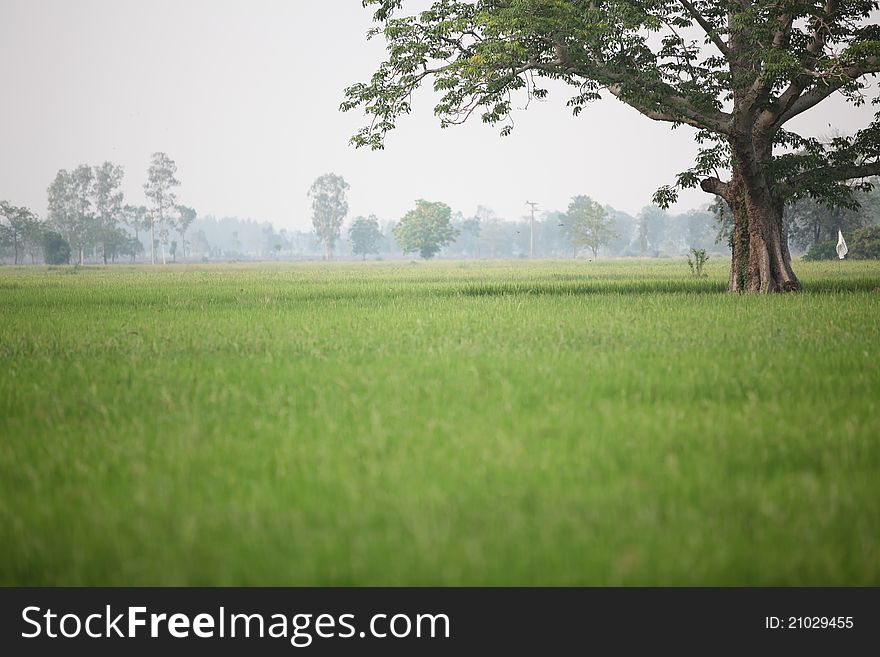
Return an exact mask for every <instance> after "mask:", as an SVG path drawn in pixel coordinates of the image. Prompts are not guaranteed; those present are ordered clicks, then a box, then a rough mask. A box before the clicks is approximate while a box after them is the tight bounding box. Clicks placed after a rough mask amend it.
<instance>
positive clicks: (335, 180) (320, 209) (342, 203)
mask: <svg viewBox="0 0 880 657" xmlns="http://www.w3.org/2000/svg"><path fill="white" fill-rule="evenodd" d="M348 188H349V185H348V183H347V182H345V179H344V178H343V177H342V176H337V175H336V174H335V173H326V174H324V175H323V176H321V177H320V178H318V179H317V180H315V182H314V183H312V186H311V188H310V189H309V198H311V199H312V225H313V226H314V228H315V235H316V236H317V237H318V241H319V242H321V244H323V245H324V259H325V260H330V259H332V258H333V246H334V244H336V240H337V239H339V232H340V230H341V229H342V222H343V220H344V219H345V215H347V214H348V201H346V199H345V193H346V191H347V190H348Z"/></svg>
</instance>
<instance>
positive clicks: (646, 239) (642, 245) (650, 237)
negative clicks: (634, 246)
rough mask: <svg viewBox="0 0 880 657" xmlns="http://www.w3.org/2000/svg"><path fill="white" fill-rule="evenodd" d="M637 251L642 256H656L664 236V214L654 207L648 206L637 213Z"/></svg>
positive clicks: (665, 218) (661, 210)
mask: <svg viewBox="0 0 880 657" xmlns="http://www.w3.org/2000/svg"><path fill="white" fill-rule="evenodd" d="M638 220H639V233H638V243H639V251H640V253H641V254H642V255H648V254H650V255H654V256H656V255H658V254H659V253H660V249H661V247H662V245H663V238H664V236H665V234H666V221H667V215H666V212H665V211H664V210H663V209H662V208H659V207H657V206H656V205H649V206H647V207H644V208H642V211H641V212H639V216H638Z"/></svg>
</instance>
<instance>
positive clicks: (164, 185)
mask: <svg viewBox="0 0 880 657" xmlns="http://www.w3.org/2000/svg"><path fill="white" fill-rule="evenodd" d="M176 175H177V164H175V162H174V160H172V159H171V158H170V157H168V156H167V155H166V154H165V153H153V155H152V158H151V161H150V168H149V169H148V170H147V182H145V183H144V194H146V196H147V198H148V199H150V201H151V202H152V208H151V210H152V211H151V212H150V214H149V219H150V244H151V249H150V262H152V263H153V264H154V265H155V264H156V243H157V242H156V228H157V224H158V229H159V239H160V241H161V244H162V264H163V265H164V264H165V245H166V244H167V243H168V235H169V234H170V226H169V223H170V222H171V220H172V215H171V212H172V210H173V208H174V206H175V205H176V203H177V196H176V195H175V192H174V188H175V187H178V186H179V185H180V181H179V180H177V178H175V176H176Z"/></svg>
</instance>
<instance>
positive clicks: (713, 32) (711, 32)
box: [679, 0, 732, 60]
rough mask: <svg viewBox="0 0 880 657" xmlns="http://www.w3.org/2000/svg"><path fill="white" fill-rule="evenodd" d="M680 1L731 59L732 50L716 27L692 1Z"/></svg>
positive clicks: (722, 52)
mask: <svg viewBox="0 0 880 657" xmlns="http://www.w3.org/2000/svg"><path fill="white" fill-rule="evenodd" d="M679 2H680V3H681V5H682V6H683V7H684V8H685V9H686V10H687V13H689V14H690V15H691V18H693V19H694V20H695V21H697V23H699V25H700V27H702V28H703V31H704V32H705V33H706V36H708V37H709V39H711V40H712V43H714V44H715V47H716V48H718V50H720V51H721V54H722V55H724V57H725V58H726V59H728V60H729V59H731V57H732V55H731V52H730V48H729V47H728V46H727V44H726V43H725V42H724V39H722V38H721V37H720V36H719V35H718V32H717V31H716V30H715V28H714V27H712V24H711V23H710V22H709V21H707V20H706V19H705V18H704V17H703V15H702V14H701V13H700V12H699V11H697V8H696V7H694V5H692V4H691V3H690V2H688V0H679Z"/></svg>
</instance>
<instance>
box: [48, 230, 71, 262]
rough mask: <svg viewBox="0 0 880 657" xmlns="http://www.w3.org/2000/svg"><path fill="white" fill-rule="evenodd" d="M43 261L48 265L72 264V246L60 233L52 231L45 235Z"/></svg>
mask: <svg viewBox="0 0 880 657" xmlns="http://www.w3.org/2000/svg"><path fill="white" fill-rule="evenodd" d="M43 260H44V261H45V262H46V264H47V265H66V264H69V263H70V244H68V243H67V240H66V239H64V237H62V236H61V234H60V233H56V232H55V231H51V230H47V231H45V232H44V233H43Z"/></svg>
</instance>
